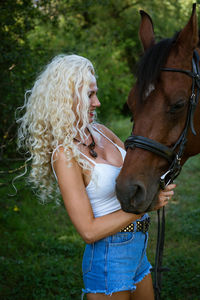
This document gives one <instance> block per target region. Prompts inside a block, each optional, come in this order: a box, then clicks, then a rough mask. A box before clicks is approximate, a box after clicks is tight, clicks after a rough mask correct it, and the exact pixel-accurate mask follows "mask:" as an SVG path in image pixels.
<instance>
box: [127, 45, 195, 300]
mask: <svg viewBox="0 0 200 300" xmlns="http://www.w3.org/2000/svg"><path fill="white" fill-rule="evenodd" d="M199 60H200V59H199V55H198V52H197V51H196V50H195V51H194V53H193V58H192V71H188V70H182V69H175V68H162V69H161V70H162V71H165V72H180V73H183V74H186V75H188V76H190V77H192V94H191V96H190V99H189V106H188V112H187V118H186V123H185V128H184V129H183V131H182V133H181V135H180V137H179V139H178V141H177V142H176V144H175V145H174V146H173V147H172V148H170V147H167V146H165V145H163V144H161V143H159V142H157V141H154V140H151V139H149V138H146V137H143V136H136V135H133V133H132V134H131V136H130V137H128V138H127V140H126V141H125V143H124V145H125V149H126V150H128V148H131V149H134V148H135V147H137V148H141V149H144V150H148V151H150V152H153V153H155V154H157V155H159V156H161V157H163V158H165V159H166V160H167V161H168V162H169V165H170V167H169V169H168V171H167V172H166V173H164V174H163V175H162V176H161V177H160V187H161V188H162V189H164V188H165V187H166V186H167V185H169V184H170V183H172V182H173V180H174V179H175V178H176V177H177V176H178V175H179V174H180V172H181V168H182V166H181V159H182V157H183V153H184V149H185V145H186V143H187V134H188V131H189V128H191V131H192V133H193V134H194V135H196V131H195V129H194V112H195V109H196V106H197V104H198V101H199V93H200V68H199ZM176 149H178V150H176ZM175 150H176V151H175ZM157 215H158V231H157V245H156V256H155V265H154V268H153V269H152V271H153V272H154V290H155V299H156V300H160V297H161V286H162V272H163V271H168V268H164V267H162V258H163V250H164V239H165V207H164V206H163V208H162V223H161V222H160V210H158V211H157Z"/></svg>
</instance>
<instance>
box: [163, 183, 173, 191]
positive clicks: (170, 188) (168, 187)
mask: <svg viewBox="0 0 200 300" xmlns="http://www.w3.org/2000/svg"><path fill="white" fill-rule="evenodd" d="M175 187H176V184H175V183H172V184H169V185H168V186H166V188H165V189H164V190H163V191H164V192H167V191H171V190H173V189H175Z"/></svg>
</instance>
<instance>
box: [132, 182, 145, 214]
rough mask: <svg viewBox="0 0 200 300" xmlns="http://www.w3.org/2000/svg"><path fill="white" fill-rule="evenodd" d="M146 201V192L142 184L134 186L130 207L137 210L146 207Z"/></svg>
mask: <svg viewBox="0 0 200 300" xmlns="http://www.w3.org/2000/svg"><path fill="white" fill-rule="evenodd" d="M145 201H146V191H145V188H144V186H143V185H142V184H135V185H133V186H132V192H131V197H130V205H131V206H132V207H135V208H136V209H140V208H142V207H144V204H145Z"/></svg>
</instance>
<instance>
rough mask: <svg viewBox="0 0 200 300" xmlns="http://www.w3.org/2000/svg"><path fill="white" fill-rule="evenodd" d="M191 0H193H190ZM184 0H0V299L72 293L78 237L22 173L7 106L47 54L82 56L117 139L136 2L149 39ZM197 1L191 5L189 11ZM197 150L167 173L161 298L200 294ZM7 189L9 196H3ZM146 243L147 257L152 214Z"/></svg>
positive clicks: (103, 117)
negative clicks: (145, 17)
mask: <svg viewBox="0 0 200 300" xmlns="http://www.w3.org/2000/svg"><path fill="white" fill-rule="evenodd" d="M197 2H198V1H197ZM192 3H193V0H166V1H161V0H151V1H147V0H140V1H136V0H93V1H92V0H14V1H13V0H6V1H1V2H0V22H1V26H0V38H1V42H0V49H1V51H0V52H1V53H0V67H1V72H0V116H1V117H0V120H1V122H0V164H1V170H0V209H1V210H0V230H1V232H0V234H1V236H0V299H2V300H8V299H19V300H23V299H24V300H25V299H26V300H30V299H34V300H35V299H37V300H48V299H58V300H61V299H63V300H64V299H80V295H81V288H82V286H83V284H82V278H81V256H82V253H83V249H84V243H83V242H82V240H81V239H80V237H79V236H78V234H77V233H76V232H75V230H74V229H73V226H72V225H71V223H70V220H69V219H68V216H67V213H66V212H65V209H64V207H63V205H62V204H61V206H59V207H57V206H56V205H55V203H49V204H47V205H44V206H43V205H41V204H40V203H39V202H38V199H37V198H36V196H35V194H34V193H33V192H32V191H31V189H30V187H28V186H27V185H26V183H25V180H24V177H23V178H21V179H20V180H18V181H16V186H17V189H18V192H17V194H15V191H14V190H13V188H12V184H11V183H12V180H13V178H14V177H16V176H17V175H18V174H20V172H22V171H23V157H22V156H20V154H19V153H17V151H16V131H17V126H16V123H15V111H16V109H17V107H19V106H22V105H23V102H24V94H25V92H26V90H29V89H31V88H32V86H33V83H34V80H35V79H36V77H37V76H38V75H39V73H40V72H41V71H42V70H43V68H44V66H45V65H46V64H47V63H48V62H49V61H50V60H51V59H52V58H53V57H54V56H55V55H57V54H60V53H65V54H72V53H74V54H78V55H82V56H85V57H87V58H88V59H90V60H91V61H92V62H93V64H94V66H95V69H96V73H97V77H98V87H99V92H98V96H99V99H100V101H101V103H102V106H101V108H100V109H99V110H98V119H99V121H100V122H103V123H105V124H106V125H107V126H108V127H110V128H111V129H112V130H114V132H115V133H116V134H118V135H119V136H120V137H121V139H122V140H125V139H126V137H127V136H128V135H129V133H130V130H131V123H130V117H129V115H128V112H127V110H126V108H125V103H126V99H127V97H128V93H129V91H130V88H131V87H132V85H133V83H134V82H135V76H134V74H135V72H136V69H137V61H138V59H139V57H140V56H141V54H142V49H141V45H140V41H139V38H138V28H139V23H140V14H139V10H140V9H142V10H145V11H146V12H147V13H148V14H149V15H150V16H151V17H152V19H153V22H154V30H155V33H156V37H157V39H158V40H159V39H161V38H165V37H171V36H172V35H173V34H174V33H175V32H176V31H179V30H180V29H181V28H183V27H184V26H185V24H186V23H187V21H188V19H189V17H190V15H191V11H192ZM198 11H199V6H197V12H198ZM199 178H200V157H199V156H196V157H194V158H191V159H190V160H189V161H188V162H187V163H186V165H185V167H184V170H183V172H182V174H181V176H180V177H179V179H178V180H177V183H178V188H177V193H176V195H175V197H174V200H173V201H172V203H171V204H170V206H169V208H168V210H167V233H166V235H167V236H166V249H165V257H164V260H165V264H166V265H167V266H168V267H170V272H168V273H166V275H164V279H163V299H167V300H168V299H169V300H170V299H178V300H179V299H180V300H182V299H183V298H184V299H193V300H197V299H200V287H199V280H200V264H199V259H200V255H199V253H200V245H199V240H200V236H199V232H200V222H199V220H200V209H199V199H200V189H199ZM11 195H13V196H11ZM152 220H153V224H152V227H151V238H150V244H149V257H150V260H151V262H152V264H153V260H154V256H155V240H156V216H155V214H152Z"/></svg>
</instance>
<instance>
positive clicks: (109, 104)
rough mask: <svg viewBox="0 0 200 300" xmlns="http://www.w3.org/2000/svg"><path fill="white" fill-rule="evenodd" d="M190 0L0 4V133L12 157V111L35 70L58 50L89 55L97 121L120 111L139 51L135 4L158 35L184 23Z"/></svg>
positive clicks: (17, 1) (26, 0)
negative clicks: (95, 79) (95, 85)
mask: <svg viewBox="0 0 200 300" xmlns="http://www.w3.org/2000/svg"><path fill="white" fill-rule="evenodd" d="M192 2H193V1H192V0H187V1H186V0H184V1H183V0H179V1H173V0H168V1H160V0H153V1H145V0H141V1H135V0H124V1H121V0H117V1H116V0H109V1H108V0H101V1H97V0H95V1H91V0H84V1H83V0H78V1H77V0H76V1H75V0H69V1H66V0H59V1H58V0H56V1H53V0H39V1H32V0H15V1H11V0H8V1H1V3H0V9H1V14H0V21H1V24H2V26H1V28H0V36H1V45H0V48H1V56H0V66H1V74H0V82H1V89H0V96H1V118H2V122H1V125H0V136H1V137H2V141H3V142H2V144H3V145H2V149H6V151H5V153H3V154H4V157H11V156H14V155H15V153H14V151H13V148H14V147H15V144H14V143H13V142H12V141H13V137H14V135H15V133H16V125H15V121H14V112H15V110H16V108H17V107H18V106H21V105H22V104H23V98H24V93H25V91H26V90H27V89H30V88H31V87H32V85H33V82H34V80H35V78H36V76H37V74H38V73H39V72H40V71H41V70H42V68H43V67H44V66H45V65H46V64H47V63H48V62H49V60H51V59H52V57H53V56H55V55H57V54H59V53H68V54H69V53H76V54H79V55H83V56H86V57H88V58H89V59H90V60H91V61H92V62H93V63H94V65H95V67H96V71H97V75H98V85H99V98H100V100H101V102H102V106H101V108H100V109H99V117H100V119H101V120H104V121H105V120H106V119H107V120H109V119H110V116H111V115H112V116H115V115H119V114H121V113H122V112H123V106H124V103H125V102H126V99H127V96H128V93H129V90H130V88H131V86H132V84H133V82H134V80H135V79H134V76H133V71H135V69H136V62H137V60H138V57H139V55H140V53H141V47H140V42H139V39H138V27H139V21H140V16H139V13H138V11H139V9H143V10H145V11H147V12H148V13H149V14H150V15H151V16H152V18H153V20H154V24H155V32H156V35H157V36H158V37H164V36H171V35H172V34H173V32H174V31H175V30H179V29H180V28H181V27H183V26H184V25H185V23H186V21H187V19H188V16H189V15H190V13H191V7H192Z"/></svg>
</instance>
